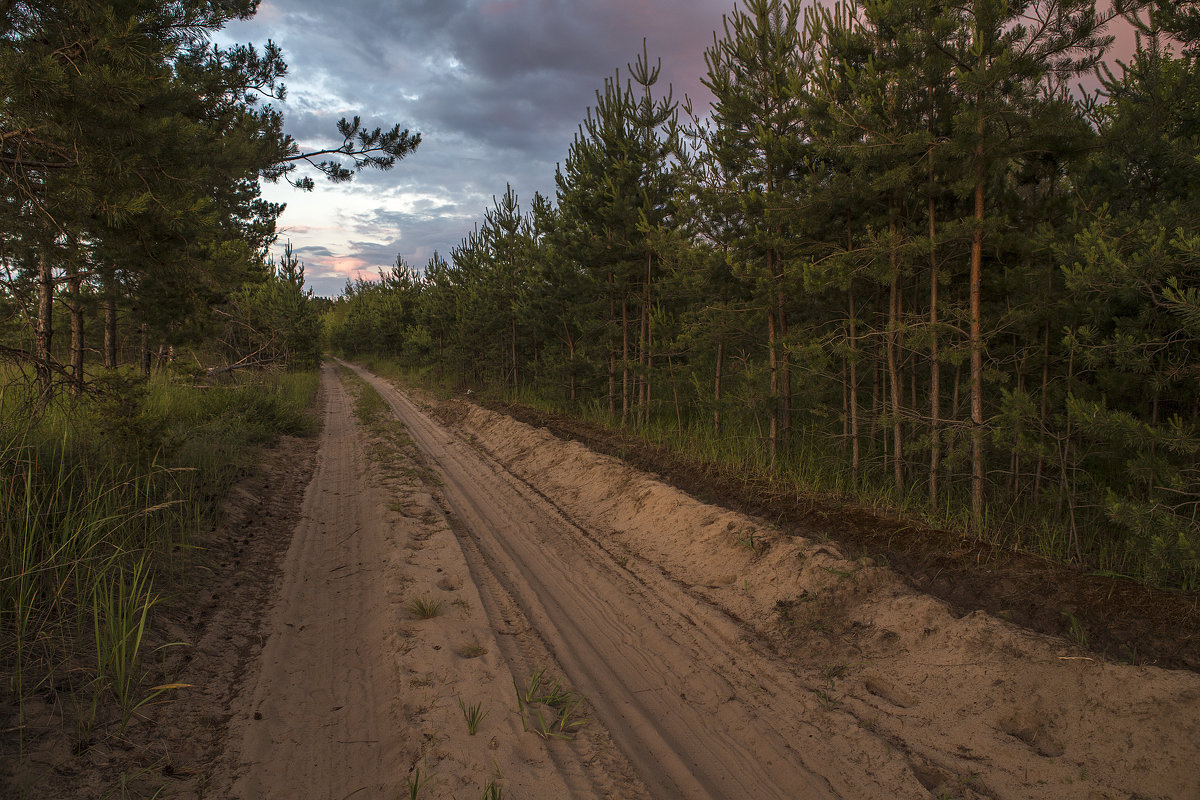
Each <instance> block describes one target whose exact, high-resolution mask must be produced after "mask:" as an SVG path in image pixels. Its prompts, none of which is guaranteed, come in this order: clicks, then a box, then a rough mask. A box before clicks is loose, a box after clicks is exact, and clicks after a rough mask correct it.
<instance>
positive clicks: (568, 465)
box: [208, 368, 1200, 800]
mask: <svg viewBox="0 0 1200 800" xmlns="http://www.w3.org/2000/svg"><path fill="white" fill-rule="evenodd" d="M355 369H356V371H357V372H358V374H359V375H360V376H361V378H362V379H363V380H365V381H367V382H369V383H370V384H371V385H372V386H373V387H374V388H375V389H376V390H377V391H378V392H379V394H380V395H381V396H382V397H383V398H384V400H385V401H386V402H387V403H388V404H389V406H390V407H391V409H392V410H393V412H394V413H395V415H396V418H397V419H398V420H399V421H400V422H402V423H403V426H404V429H405V430H406V432H407V437H408V438H407V439H406V440H405V442H404V443H403V444H402V446H400V447H399V448H398V449H397V451H396V452H395V453H394V454H393V458H392V460H391V461H390V462H386V463H390V465H391V466H390V467H381V466H380V463H375V462H372V461H371V459H369V458H367V456H366V455H365V450H366V448H367V447H369V445H370V443H369V442H366V441H365V440H364V439H363V437H362V436H361V435H360V434H359V433H358V432H357V431H356V430H355V425H354V422H353V419H352V415H351V413H350V398H349V396H348V395H347V393H346V390H345V388H343V386H342V384H341V383H340V382H339V381H338V380H337V378H336V376H335V374H334V373H333V371H332V370H330V369H326V371H325V374H324V384H325V391H326V392H327V405H326V415H327V416H326V427H325V432H324V433H323V435H322V440H321V445H320V447H321V450H320V455H319V461H318V467H317V472H316V476H315V477H314V479H313V482H312V484H311V485H310V486H309V489H308V492H307V494H306V497H305V505H304V518H303V520H302V522H301V524H300V525H299V526H298V528H297V530H296V533H295V537H294V541H293V544H292V547H291V550H290V551H289V553H288V556H287V558H286V561H285V564H284V570H283V577H282V579H281V585H280V593H279V600H278V602H277V603H276V605H275V607H274V608H273V609H272V610H271V612H270V616H269V620H268V623H267V626H266V629H267V630H269V631H270V632H271V633H270V637H269V639H268V640H267V642H266V645H265V647H264V650H263V653H262V657H261V659H260V663H259V666H258V667H257V668H256V669H255V670H253V671H252V672H251V673H250V674H248V675H247V678H246V681H245V684H244V687H243V690H242V694H241V697H240V699H239V700H238V701H237V707H238V711H237V713H236V714H235V719H234V723H233V725H232V728H231V731H230V735H229V737H228V738H227V741H228V744H229V746H228V752H227V755H226V757H225V759H224V760H223V764H224V767H223V768H222V770H223V771H219V772H218V775H217V777H216V778H215V779H214V781H213V782H212V789H211V792H210V793H209V795H208V796H212V797H221V796H232V797H241V798H246V799H247V800H249V798H254V797H311V798H327V797H328V798H343V797H352V796H353V797H360V798H364V797H394V796H397V795H398V794H403V793H404V790H405V787H406V786H408V785H411V784H412V783H413V782H414V781H417V782H419V781H420V780H421V779H428V778H429V777H430V776H432V777H433V780H432V781H431V782H430V783H429V784H427V785H426V787H425V788H424V789H423V790H422V793H421V794H420V795H419V796H422V797H458V798H466V797H478V796H479V794H480V791H481V789H486V787H487V785H488V783H489V782H491V783H493V784H495V785H500V786H503V789H504V796H506V797H510V796H511V797H519V798H558V797H579V798H587V797H623V798H624V797H654V798H749V797H754V798H826V797H841V798H893V797H912V798H927V797H964V798H965V797H991V798H1009V797H1011V798H1025V797H1039V798H1040V797H1045V798H1057V797H1079V798H1088V799H1089V800H1091V798H1127V797H1133V796H1142V797H1180V798H1186V797H1200V771H1198V770H1197V769H1196V766H1195V765H1196V764H1197V763H1200V762H1198V756H1200V723H1198V722H1197V718H1198V715H1197V712H1198V711H1200V678H1197V676H1196V675H1195V674H1193V673H1184V672H1168V671H1164V670H1156V669H1151V668H1145V667H1131V666H1126V665H1119V664H1109V663H1101V662H1099V661H1097V660H1096V659H1094V658H1091V657H1087V656H1083V655H1080V654H1079V653H1078V651H1076V650H1075V649H1073V648H1072V647H1071V646H1070V645H1069V644H1068V643H1066V642H1063V641H1059V640H1051V639H1047V638H1046V637H1040V636H1036V635H1034V634H1031V633H1029V632H1026V631H1023V630H1020V629H1017V628H1015V627H1013V626H1011V625H1008V624H1007V623H1004V622H1003V621H1001V620H997V619H994V618H991V617H987V616H986V615H983V614H972V615H968V616H967V617H963V618H956V617H955V616H954V615H953V614H951V613H950V611H949V610H948V609H947V608H946V607H945V606H943V605H942V604H940V603H938V602H936V601H934V600H932V599H930V598H928V597H925V596H922V595H918V594H915V593H913V592H912V591H911V590H908V589H907V588H906V587H904V586H902V585H901V584H900V582H899V581H898V580H897V579H896V578H895V577H894V576H893V575H891V573H890V572H889V571H888V570H886V569H884V568H881V567H877V566H875V565H873V564H870V563H861V562H854V563H851V562H847V561H846V560H845V559H843V558H841V556H840V554H839V553H838V552H837V551H836V548H833V547H832V546H829V545H826V544H823V543H821V542H808V541H804V540H795V539H788V540H782V539H781V537H776V536H774V534H773V533H772V531H771V528H770V526H769V525H767V524H766V523H764V522H762V521H761V520H754V519H751V518H747V517H743V516H741V515H737V514H734V513H732V512H728V511H725V510H723V509H718V508H714V507H711V506H706V505H704V504H702V503H698V502H697V501H695V500H692V499H691V498H689V497H687V496H686V495H682V494H681V493H679V492H677V491H675V490H673V489H671V488H670V487H668V486H665V485H663V484H662V483H660V482H658V481H656V480H655V479H654V478H653V477H652V476H647V475H644V474H642V473H637V472H635V471H633V470H631V469H629V468H628V467H626V466H625V465H623V464H621V463H620V462H618V461H615V460H613V459H609V458H605V457H602V456H597V455H596V454H594V453H590V452H589V451H587V450H586V448H583V447H582V446H580V445H577V444H575V443H569V442H562V441H560V440H557V439H554V437H552V436H550V435H549V434H547V433H546V432H545V431H539V430H536V429H532V428H529V427H528V426H523V425H521V424H520V423H516V422H514V421H512V420H510V419H508V418H504V417H501V416H500V415H496V414H493V413H491V412H487V411H484V410H482V409H478V408H475V407H470V406H466V405H462V404H449V405H447V404H442V406H441V407H440V408H432V407H429V406H426V405H424V404H421V403H418V402H414V400H413V399H412V397H411V396H409V395H407V394H405V393H403V392H400V391H399V390H397V389H396V388H395V387H393V386H392V385H391V384H389V383H388V382H386V381H384V380H382V379H380V378H378V377H376V376H373V375H371V374H370V373H368V372H366V371H365V370H362V369H360V368H355ZM404 465H407V466H404ZM418 597H419V598H423V599H426V600H430V601H436V602H437V603H438V604H439V605H441V604H443V603H444V604H445V605H444V608H445V611H443V613H441V614H440V615H438V616H436V617H434V618H431V619H425V620H421V619H416V618H415V617H414V614H413V613H412V612H411V610H410V604H411V601H412V599H413V598H418ZM542 670H545V671H546V674H550V675H555V676H560V677H561V678H562V679H563V681H564V683H565V684H566V685H567V686H569V687H570V688H571V689H573V690H575V691H577V692H579V693H580V694H581V695H582V696H583V697H584V698H585V699H586V702H585V704H584V707H583V708H584V711H581V713H586V715H587V716H588V717H589V718H590V721H589V722H588V723H587V724H586V725H584V726H583V727H582V728H581V729H580V730H579V733H578V736H577V738H575V739H573V740H565V739H553V738H552V739H543V738H541V737H539V736H538V735H536V734H535V733H534V732H533V731H530V730H528V728H529V727H530V719H529V715H528V713H527V711H526V710H525V709H523V707H522V706H521V704H520V703H519V701H518V699H517V693H518V690H516V689H514V686H515V687H520V686H522V685H524V684H525V683H526V682H527V680H528V679H529V677H530V676H531V675H534V674H537V673H538V672H539V671H542ZM475 703H478V704H479V705H480V707H481V708H482V709H485V710H487V712H488V714H487V716H486V717H485V718H484V720H483V721H482V723H481V724H480V726H479V730H478V732H477V734H476V735H472V734H470V733H469V732H468V731H467V730H466V727H467V726H466V725H465V724H464V716H465V709H464V705H466V706H469V705H471V704H475ZM223 792H225V793H224V794H223Z"/></svg>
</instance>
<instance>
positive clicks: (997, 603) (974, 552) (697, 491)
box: [487, 402, 1200, 671]
mask: <svg viewBox="0 0 1200 800" xmlns="http://www.w3.org/2000/svg"><path fill="white" fill-rule="evenodd" d="M487 405H488V407H490V408H492V409H494V410H496V411H499V412H500V413H503V414H505V415H508V416H511V417H512V418H514V419H517V420H520V421H521V422H524V423H526V424H528V425H531V426H533V427H535V428H544V429H546V430H548V431H550V432H552V433H554V434H555V436H557V437H558V438H560V439H563V440H567V441H572V440H574V441H579V442H583V443H584V444H586V445H587V446H588V447H590V448H591V449H593V450H595V451H596V452H598V453H603V454H605V455H608V456H611V457H614V458H618V459H620V460H622V461H625V462H626V463H628V464H630V466H633V467H635V468H637V469H640V470H645V471H647V472H651V473H654V474H656V475H659V476H660V477H661V478H662V479H663V480H664V481H665V482H667V483H669V484H670V485H672V486H675V487H676V488H679V489H681V490H682V491H685V492H687V493H688V494H691V495H693V496H695V497H697V498H700V499H702V500H704V501H706V502H710V503H713V504H715V505H720V506H724V507H726V508H731V509H734V510H737V511H740V512H742V513H745V514H749V515H751V516H755V517H760V518H763V519H769V520H772V522H773V523H775V524H776V525H777V526H778V527H779V528H780V529H781V530H783V531H785V532H786V533H788V534H790V535H795V536H802V537H805V538H810V539H829V540H832V541H834V542H836V543H837V544H838V545H839V546H840V547H842V548H844V549H845V551H846V553H847V554H848V555H849V556H850V557H852V558H858V557H871V558H874V559H876V560H878V561H880V562H881V563H885V564H888V565H889V566H891V567H892V568H893V569H894V570H895V571H896V572H897V573H898V574H899V575H901V576H902V577H903V578H904V579H905V580H906V581H907V582H908V583H909V584H910V585H911V586H912V587H913V588H915V589H918V590H920V591H923V592H927V593H929V594H931V595H933V596H935V597H937V598H939V599H941V600H944V601H946V602H947V603H949V604H950V605H951V607H952V608H953V609H954V610H955V613H957V614H962V615H965V614H969V613H972V612H974V611H986V612H987V613H989V614H992V615H996V616H1000V617H1002V618H1004V619H1007V620H1009V621H1011V622H1014V623H1016V624H1018V625H1022V626H1024V627H1027V628H1029V629H1030V630H1033V631H1036V632H1039V633H1045V634H1049V635H1053V636H1060V637H1063V638H1066V639H1070V640H1072V641H1075V642H1076V643H1077V644H1080V645H1081V646H1083V647H1084V649H1087V650H1089V651H1091V652H1093V653H1096V654H1098V655H1104V656H1106V657H1108V658H1113V659H1117V660H1126V661H1133V662H1135V663H1138V664H1146V665H1155V666H1161V667H1166V668H1169V669H1187V670H1192V671H1200V594H1197V593H1189V592H1183V591H1169V590H1164V589H1157V588H1154V587H1150V586H1145V585H1143V584H1139V583H1137V582H1135V581H1132V580H1129V579H1127V578H1121V577H1119V576H1111V575H1099V574H1088V573H1086V572H1083V571H1081V570H1077V569H1073V568H1071V567H1068V566H1065V565H1061V564H1056V563H1053V562H1050V561H1047V560H1045V559H1041V558H1038V557H1037V556H1033V555H1030V554H1027V553H1021V552H1015V551H1012V550H1007V549H1004V548H999V547H995V546H993V545H989V544H987V543H983V542H978V541H975V540H973V539H971V538H969V537H966V536H963V535H961V534H957V533H954V532H952V531H946V530H940V529H934V528H929V527H928V526H924V525H922V524H921V523H919V522H917V521H914V520H907V519H899V518H897V517H895V516H889V515H886V514H879V513H877V512H875V511H873V510H871V509H868V508H864V507H861V506H856V505H854V504H850V503H846V502H841V501H839V500H838V499H837V498H820V497H813V496H805V495H797V494H796V493H794V492H785V491H781V490H780V489H779V488H778V487H774V486H770V485H767V484H765V483H759V482H756V481H752V480H748V479H747V478H746V477H745V476H744V475H740V474H735V473H733V472H730V471H726V470H722V469H720V468H718V467H716V466H714V465H700V464H697V463H695V462H694V461H692V460H691V459H689V458H688V457H687V456H684V455H681V454H679V453H677V452H674V451H671V450H669V449H667V448H665V447H658V446H654V445H649V444H647V443H646V442H644V441H643V440H642V439H640V438H638V437H636V436H632V435H628V434H623V433H621V432H619V431H614V430H611V429H608V428H604V427H602V426H599V425H595V424H591V423H588V422H585V421H582V420H578V419H575V418H571V417H567V416H564V415H561V414H552V413H549V412H546V411H543V410H540V409H534V408H530V407H528V406H522V405H516V404H509V403H501V402H489V403H488V404H487Z"/></svg>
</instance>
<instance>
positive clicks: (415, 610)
mask: <svg viewBox="0 0 1200 800" xmlns="http://www.w3.org/2000/svg"><path fill="white" fill-rule="evenodd" d="M408 612H409V613H410V614H412V615H413V616H414V617H416V618H417V619H433V618H434V617H436V616H438V615H439V614H441V613H442V601H441V600H434V599H432V598H429V597H414V598H413V599H412V600H410V601H409V602H408Z"/></svg>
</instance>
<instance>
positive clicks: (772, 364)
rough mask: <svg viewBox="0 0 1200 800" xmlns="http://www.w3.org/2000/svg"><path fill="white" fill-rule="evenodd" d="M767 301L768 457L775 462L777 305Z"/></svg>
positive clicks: (776, 433)
mask: <svg viewBox="0 0 1200 800" xmlns="http://www.w3.org/2000/svg"><path fill="white" fill-rule="evenodd" d="M774 305H775V304H774V303H772V302H768V303H767V364H768V367H769V369H770V375H771V385H770V391H769V393H768V394H769V397H770V402H771V416H770V419H769V422H768V423H767V425H768V427H767V457H768V459H770V462H771V464H772V465H774V464H775V448H776V444H777V443H778V441H779V361H778V357H777V353H776V351H775V307H774Z"/></svg>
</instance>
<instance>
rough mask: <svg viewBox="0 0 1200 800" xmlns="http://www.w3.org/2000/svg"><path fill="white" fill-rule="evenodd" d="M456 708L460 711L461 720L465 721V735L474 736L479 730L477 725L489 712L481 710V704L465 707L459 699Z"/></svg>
mask: <svg viewBox="0 0 1200 800" xmlns="http://www.w3.org/2000/svg"><path fill="white" fill-rule="evenodd" d="M458 707H459V709H461V710H462V715H463V719H465V720H466V721H467V733H468V734H469V735H471V736H474V735H475V731H477V730H479V723H481V722H483V720H484V718H485V717H486V716H487V715H488V714H489V713H490V712H487V711H484V710H483V703H473V704H471V705H467V704H466V703H465V702H463V699H462V698H461V697H460V698H458Z"/></svg>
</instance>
